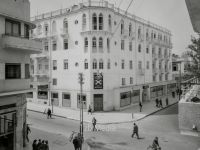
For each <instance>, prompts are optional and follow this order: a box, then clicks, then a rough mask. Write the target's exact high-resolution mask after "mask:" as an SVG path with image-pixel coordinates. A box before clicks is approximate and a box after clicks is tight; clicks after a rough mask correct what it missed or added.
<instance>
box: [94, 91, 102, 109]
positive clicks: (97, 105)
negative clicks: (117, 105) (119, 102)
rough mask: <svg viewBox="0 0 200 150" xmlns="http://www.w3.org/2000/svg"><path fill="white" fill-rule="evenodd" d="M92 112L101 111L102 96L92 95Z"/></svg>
mask: <svg viewBox="0 0 200 150" xmlns="http://www.w3.org/2000/svg"><path fill="white" fill-rule="evenodd" d="M94 111H103V94H94Z"/></svg>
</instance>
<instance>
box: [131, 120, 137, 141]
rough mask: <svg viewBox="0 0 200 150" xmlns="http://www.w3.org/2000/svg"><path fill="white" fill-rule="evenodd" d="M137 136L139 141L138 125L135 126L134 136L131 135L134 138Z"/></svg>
mask: <svg viewBox="0 0 200 150" xmlns="http://www.w3.org/2000/svg"><path fill="white" fill-rule="evenodd" d="M135 134H136V136H137V139H139V134H138V126H137V125H136V123H134V124H133V134H132V135H131V137H132V138H134V135H135Z"/></svg>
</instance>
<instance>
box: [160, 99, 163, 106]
mask: <svg viewBox="0 0 200 150" xmlns="http://www.w3.org/2000/svg"><path fill="white" fill-rule="evenodd" d="M159 104H160V107H161V108H163V105H162V99H160V101H159Z"/></svg>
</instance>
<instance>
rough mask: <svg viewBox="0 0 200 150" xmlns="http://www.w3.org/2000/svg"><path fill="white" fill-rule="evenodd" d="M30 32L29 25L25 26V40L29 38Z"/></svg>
mask: <svg viewBox="0 0 200 150" xmlns="http://www.w3.org/2000/svg"><path fill="white" fill-rule="evenodd" d="M29 30H30V28H29V25H27V24H24V37H25V38H29Z"/></svg>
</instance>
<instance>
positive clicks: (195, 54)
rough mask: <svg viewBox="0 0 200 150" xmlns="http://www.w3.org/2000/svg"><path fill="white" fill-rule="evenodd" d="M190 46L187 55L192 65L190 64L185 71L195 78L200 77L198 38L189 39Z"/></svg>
mask: <svg viewBox="0 0 200 150" xmlns="http://www.w3.org/2000/svg"><path fill="white" fill-rule="evenodd" d="M191 42H192V43H191V44H190V45H188V48H189V50H188V51H187V55H188V56H189V57H190V58H191V61H192V63H191V62H190V63H189V65H188V67H186V70H187V71H188V72H189V73H191V75H194V76H195V77H197V78H199V77H200V37H198V38H195V37H192V38H191Z"/></svg>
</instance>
